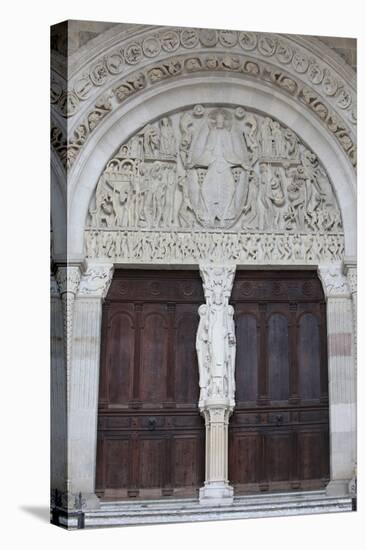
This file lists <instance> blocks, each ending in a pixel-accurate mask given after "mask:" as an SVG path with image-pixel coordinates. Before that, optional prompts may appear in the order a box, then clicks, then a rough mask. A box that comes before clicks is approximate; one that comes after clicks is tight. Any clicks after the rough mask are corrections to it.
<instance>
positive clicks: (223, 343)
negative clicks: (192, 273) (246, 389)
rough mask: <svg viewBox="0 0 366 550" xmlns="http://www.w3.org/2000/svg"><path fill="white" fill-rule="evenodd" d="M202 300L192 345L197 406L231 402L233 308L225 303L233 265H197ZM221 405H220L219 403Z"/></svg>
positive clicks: (217, 406)
mask: <svg viewBox="0 0 366 550" xmlns="http://www.w3.org/2000/svg"><path fill="white" fill-rule="evenodd" d="M200 273H201V277H202V280H203V287H204V293H205V298H206V303H205V304H203V305H201V306H200V307H199V310H198V313H199V316H200V322H199V326H198V330H197V337H196V349H197V355H198V366H199V385H200V400H199V407H200V409H201V410H204V409H206V408H217V410H220V409H221V408H222V407H229V408H231V409H232V408H233V407H234V405H235V352H236V339H235V325H234V308H233V307H232V306H231V305H229V304H228V301H229V298H230V294H231V289H232V285H233V280H234V276H235V265H200ZM220 406H221V407H220Z"/></svg>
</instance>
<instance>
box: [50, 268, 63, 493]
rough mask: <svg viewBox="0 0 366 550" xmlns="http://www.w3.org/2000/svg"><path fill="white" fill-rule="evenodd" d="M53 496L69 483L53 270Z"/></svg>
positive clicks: (58, 298) (59, 323)
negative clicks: (67, 480)
mask: <svg viewBox="0 0 366 550" xmlns="http://www.w3.org/2000/svg"><path fill="white" fill-rule="evenodd" d="M50 282H51V296H50V297H51V319H50V320H51V323H50V325H51V326H50V329H51V330H50V337H51V342H50V343H51V496H52V501H53V504H55V500H56V495H60V494H65V493H66V489H67V485H66V479H67V392H66V387H67V380H66V369H65V364H66V362H65V346H64V334H63V330H64V324H63V311H62V309H63V305H62V300H61V296H60V291H59V287H58V284H57V282H56V279H55V277H54V275H53V274H51V281H50Z"/></svg>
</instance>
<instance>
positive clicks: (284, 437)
mask: <svg viewBox="0 0 366 550" xmlns="http://www.w3.org/2000/svg"><path fill="white" fill-rule="evenodd" d="M291 435H292V434H291V432H285V433H283V432H279V433H273V432H272V433H269V434H268V435H266V437H265V445H266V475H265V477H266V479H268V480H270V481H287V480H289V479H290V477H291V466H292V460H293V455H292V453H293V447H292V436H291Z"/></svg>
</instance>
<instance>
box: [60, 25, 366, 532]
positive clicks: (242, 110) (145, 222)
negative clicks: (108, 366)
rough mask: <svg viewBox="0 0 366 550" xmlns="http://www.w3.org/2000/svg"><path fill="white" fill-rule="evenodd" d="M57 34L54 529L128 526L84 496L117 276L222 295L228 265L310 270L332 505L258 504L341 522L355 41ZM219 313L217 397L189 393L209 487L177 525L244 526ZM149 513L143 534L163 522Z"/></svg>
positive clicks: (350, 474)
mask: <svg viewBox="0 0 366 550" xmlns="http://www.w3.org/2000/svg"><path fill="white" fill-rule="evenodd" d="M52 37H53V39H52V44H53V51H52V85H51V88H52V89H51V103H52V108H51V118H52V130H51V145H52V155H51V185H52V194H51V199H52V200H51V204H52V212H51V214H52V216H51V217H52V235H53V237H52V259H53V266H54V277H53V278H52V281H51V288H52V291H51V303H52V322H51V345H52V365H51V369H52V371H51V372H52V376H51V381H52V390H51V395H52V418H51V425H52V457H51V462H52V464H51V471H52V479H51V489H52V499H53V500H52V504H53V508H54V510H55V514H56V516H57V514H59V515H58V516H57V517H59V520H58V521H59V523H63V524H64V525H66V526H70V527H76V526H79V527H81V526H82V521H83V517H84V516H82V513H81V512H83V513H84V512H86V516H85V518H86V523H88V521H89V524H90V525H102V524H105V525H107V524H121V523H128V522H130V523H136V522H137V523H138V521H139V520H137V519H136V518H137V515H138V513H139V512H138V506H135V508H134V507H131V512H128V513H130V516H129V519H128V520H127V519H126V514H127V512H126V509H124V510H125V511H124V512H121V513H120V512H119V511H118V510H116V509H114V508H113V505H110V506H106V505H104V504H103V505H102V508H100V503H99V501H98V499H97V497H96V495H95V492H94V491H95V468H96V437H97V428H96V426H97V415H98V411H97V404H98V381H99V357H100V344H101V314H102V304H103V299H104V297H105V296H106V293H107V291H108V288H109V284H110V282H111V277H112V274H113V270H114V269H115V268H118V267H129V266H130V267H141V268H143V267H145V268H150V267H152V266H159V269H164V268H166V269H181V268H184V267H189V268H195V269H197V270H198V269H199V266H200V265H201V266H202V265H204V266H207V264H209V267H206V269H208V272H213V271H214V270H215V266H216V269H217V268H220V266H221V268H223V269H224V270H226V275H227V277H226V284H227V287H228V289H230V290H231V286H232V271H230V269H231V270H234V271H235V269H238V268H240V269H246V268H249V269H250V268H251V269H253V267H255V266H258V268H260V269H276V268H277V269H318V274H319V277H320V279H321V281H322V284H323V288H324V292H325V296H326V309H327V330H328V368H329V402H330V464H331V481H330V483H329V486H328V489H327V491H328V493H329V495H328V497H325V496H324V495H316V498H315V496H314V495H312V496H311V495H310V496H307V495H302V496H301V495H299V496H297V497H292V496H291V498H289V497H288V496H286V495H283V497H279V501H281V502H282V501H283V503H282V504H281V503H279V501H278V499H275V498H274V497H272V496H271V495H268V500H267V501H266V502H267V504H265V503H263V499H259V500H260V503H259V501H258V503H257V504H256V506H258V507H259V506H261V507H262V508H263V506H264V507H265V509H266V514H267V515H271V514H275V513H286V510H294V509H295V508H296V506H295V504H296V503H297V505H298V506H299V507H301V509H303V510H305V511H306V510H312V511H316V509H318V510H325V509H328V510H333V511H336V510H341V509H349V508H350V498H351V496H354V494H355V490H356V482H355V479H356V478H355V476H356V459H357V457H356V345H357V340H356V305H357V288H356V273H357V272H356V261H357V241H356V218H357V209H356V172H355V166H356V129H357V119H356V115H357V112H356V102H357V97H356V75H355V71H354V62H355V53H354V52H355V42H354V41H351V42H350V41H349V39H334V38H324V37H320V38H319V39H318V38H316V37H311V36H306V37H305V36H296V35H280V34H269V33H256V32H246V31H243V32H237V31H223V30H213V29H186V28H178V27H171V28H170V27H152V26H148V25H129V24H127V25H126V24H109V23H89V22H78V21H73V22H68V23H63V24H60V25H58V26H55V27H54V29H53V34H52ZM67 50H68V51H69V58H68V59H66V57H65V54H66V52H67ZM337 50H338V51H339V54H340V55H338V53H337ZM341 50H342V51H341ZM66 76H67V77H68V79H69V80H68V81H67V82H66ZM229 266H231V267H230V268H229ZM201 271H202V270H201ZM202 272H203V271H202ZM209 278H210V277H209ZM209 278H208V279H209ZM208 279H206V276H205V275H203V284H204V288H205V290H206V286H207V285H208ZM214 279H215V278H214ZM228 292H229V294H230V291H229V290H228ZM225 300H226V301H225ZM225 300H224V302H225V304H226V305H227V297H226V298H225ZM203 305H204V304H203ZM205 305H206V306H207V308H208V310H210V308H211V306H212V304H210V300H207V296H206V304H205ZM201 307H202V306H201ZM224 309H225V308H224ZM201 313H202V317H204V316H205V315H206V314H207V310H204V309H203V310H202V309H201ZM231 314H232V312H230V311H229V310H228V309H226V310H225V315H226V317H225V316H224V317H225V319H226V320H225V321H222V332H221V340H220V338H219V341H221V344H222V350H224V353H223V357H224V356H225V357H226V358H227V359H226V363H225V368H226V369H227V374H226V377H227V379H226V381H225V383H224V377H225V374H224V372H222V373H221V375H220V376H221V378H220V376H219V375H218V380H217V381H218V382H220V383H221V386H222V390H223V391H222V395H221V397H220V399H218V397H217V396H216V397H215V399H216V401H215V399H214V398H213V397H212V395H211V397H210V396H208V393H209V390H210V388H209V387H208V386H207V385H205V379H204V378H205V377H204V376H203V377H202V379H201V384H200V385H201V397H202V399H201V400H200V408H201V410H202V414H203V415H204V417H205V421H206V430H207V432H206V434H207V440H206V483H205V486H204V487H203V488H202V489H201V495H200V499H201V504H199V502H198V501H197V502H196V501H195V502H193V503H190V504H189V510H190V512H189V514H188V512H187V514H188V516H189V518H197V519H204V517H211V518H212V517H217V516H218V515H219V514H218V513H217V511H216V510H217V509H216V508H215V507H214V506H217V505H218V503H219V504H220V503H222V504H227V506H225V507H223V508H225V509H226V510H227V517H247V516H248V514H249V512H248V506H249V504H245V503H243V501H242V500H240V499H238V500H236V497H235V495H233V493H232V489H231V487H230V479H228V475H227V455H228V449H227V430H228V422H229V417H230V414H231V411H232V409H233V407H234V405H235V400H234V395H235V388H234V386H233V384H231V385H230V376H228V373H229V370H230V369H229V366H230V361H232V360H233V356H234V352H235V346H234V345H233V341H234V340H233V339H232V338H231V344H230V345H229V347H227V346H228V342H229V339H228V338H227V335H226V336H225V331H226V329H227V326H228V321H230V315H231ZM224 317H222V319H224ZM208 326H210V322H209V323H208ZM225 327H226V328H225ZM225 338H226V340H225ZM200 349H202V346H201V348H200V345H198V351H200ZM225 350H226V351H225ZM228 350H229V351H228ZM230 357H231V359H230V361H229V359H228V358H230ZM205 368H206V367H205ZM207 368H209V369H212V368H215V365H207ZM222 369H224V365H222ZM231 372H232V374H233V369H232V371H231ZM219 379H220V380H219ZM224 386H225V391H224ZM218 387H220V384H218ZM226 389H227V392H226ZM210 391H211V390H210ZM332 495H333V496H332ZM233 498H234V501H233ZM293 498H295V500H296V499H297V500H296V503H295V504H294V501H293ZM281 499H282V500H281ZM327 499H328V500H327ZM334 499H335V500H334ZM337 499H338V500H337ZM342 499H343V500H342ZM239 501H240V502H239ZM210 502H211V504H210ZM230 502H231V503H232V502H233V503H232V504H230ZM251 502H252V501H251ZM256 502H257V501H256ZM248 503H249V501H248ZM151 506H152V507H154V506H156V510H157V512H156V513H155V512H154V513H152V515H151V516H150V515H149V514H150V512H148V514H147V515H149V518H150V519H149V520H148V521H149V522H154V521H156V517H157V516H158V515H159V513H160V514H162V513H163V512H161V510H162V508H161V504H159V503H157V504H154V505H153V504H152V505H151ZM281 507H282V508H281ZM149 510H150V509H149ZM159 510H160V512H159ZM169 510H170V512H169V513H170V514H171V516H169V517H171V519H170V520H169V521H173V519H174V518H178V517H183V516H184V513H183V512H182V503H181V502H178V501H177V502H176V503H175V504H174V503H173V504H172V505H171V508H170V509H169ZM281 510H282V512H281ZM253 513H254V512H253ZM258 513H259V512H258V510H257V511H256V512H255V513H254V515H255V514H258ZM290 513H293V512H290ZM305 513H306V512H305ZM73 514H74V515H73ZM88 514H89V516H88ZM98 514H99V515H98ZM134 514H135V515H134ZM154 514H155V515H154ZM240 514H241V515H240ZM56 516H55V517H56ZM153 516H154V517H155V519H154V518H153ZM188 516H187V517H188ZM88 518H89V519H88ZM55 521H57V520H55ZM178 521H181V519H178ZM182 521H184V519H182ZM98 522H99V523H98Z"/></svg>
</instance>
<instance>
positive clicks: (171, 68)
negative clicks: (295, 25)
mask: <svg viewBox="0 0 366 550" xmlns="http://www.w3.org/2000/svg"><path fill="white" fill-rule="evenodd" d="M140 28H141V30H140V32H139V35H138V37H132V36H133V35H131V38H128V36H126V35H125V34H123V36H121V37H120V42H119V43H118V38H117V37H116V40H117V42H115V44H114V45H111V46H109V47H107V49H105V48H104V47H103V46H102V45H101V51H102V52H103V53H100V59H99V60H98V61H97V60H96V57H95V55H94V56H92V61H91V62H90V64H89V65H88V63H87V64H86V65H85V64H83V63H82V62H81V63H79V64H78V63H77V61H75V67H77V66H78V70H76V72H74V74H73V75H72V76H71V80H70V82H69V83H68V89H67V90H65V83H64V80H63V78H62V77H61V76H60V75H58V74H57V73H56V72H54V73H53V75H52V79H51V103H52V109H53V111H54V112H55V114H57V116H58V118H59V119H60V118H61V121H62V117H68V118H69V119H70V121H71V123H70V126H69V128H70V133H69V135H68V136H67V137H66V136H65V133H64V132H61V131H60V129H61V128H62V126H63V124H62V122H61V121H60V123H59V124H56V126H55V127H54V128H53V129H52V143H53V146H54V148H55V150H56V151H57V152H58V154H59V155H60V158H61V157H62V161H63V163H64V165H65V166H66V165H67V166H68V167H71V166H72V164H73V163H74V161H75V159H76V157H77V156H78V154H79V152H80V150H81V148H82V147H83V145H84V143H85V141H86V139H87V138H88V137H89V135H90V134H91V133H92V132H93V131H94V129H95V128H96V127H97V125H98V124H99V123H100V121H101V120H102V119H103V118H104V117H105V116H106V115H108V114H109V113H110V112H112V111H113V110H114V109H115V108H116V107H117V106H118V103H121V102H123V101H125V100H126V99H128V98H129V97H131V96H132V95H134V94H135V93H137V92H140V91H141V90H143V89H145V88H148V87H150V86H152V85H155V84H156V83H159V82H161V81H162V80H165V79H169V78H175V79H176V78H179V77H180V76H184V75H186V74H193V73H194V74H196V73H200V72H201V73H202V72H207V71H209V72H212V71H215V72H218V71H221V72H226V73H227V72H229V73H230V72H231V73H235V74H242V76H243V77H247V78H256V79H257V78H258V79H260V80H262V81H264V82H268V83H269V84H270V85H273V86H275V87H277V88H278V89H280V90H282V91H284V92H285V93H287V94H290V95H292V96H294V97H295V98H298V99H299V100H300V101H302V102H303V103H304V104H305V105H306V106H307V107H308V108H309V109H310V110H311V111H312V112H314V113H315V115H316V116H318V117H319V118H320V120H321V121H322V122H323V123H324V124H325V126H326V128H327V129H328V131H330V132H331V133H333V135H334V136H335V137H336V139H337V140H338V142H339V143H340V145H341V147H342V148H343V149H344V150H345V152H346V154H347V155H348V157H349V158H350V160H351V162H352V164H353V165H355V164H356V131H355V130H356V122H357V120H356V117H357V108H356V89H355V84H354V81H355V78H352V76H354V75H353V71H352V70H351V69H349V70H345V67H344V64H343V66H340V65H339V64H338V63H337V62H336V61H335V60H334V59H332V57H331V56H324V55H322V54H321V53H319V52H320V50H322V49H325V50H326V51H328V52H329V50H328V49H327V48H326V47H325V46H324V45H322V44H321V43H320V42H319V41H317V40H316V39H314V38H313V41H314V40H315V42H314V44H315V47H314V46H313V44H312V43H311V39H310V38H308V40H304V38H301V37H296V36H285V35H275V34H267V33H251V32H239V33H238V32H236V31H230V30H227V31H226V30H220V31H216V30H207V29H193V28H192V29H179V28H172V27H163V28H160V29H159V28H158V27H156V29H155V30H153V31H152V30H151V28H150V29H148V30H146V31H145V32H144V31H143V28H142V27H140ZM208 35H209V36H210V44H209V45H208V41H207V39H206V37H207V36H208ZM207 49H209V51H207ZM55 118H56V119H57V117H55ZM62 134H63V135H62ZM65 144H66V150H65Z"/></svg>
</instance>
